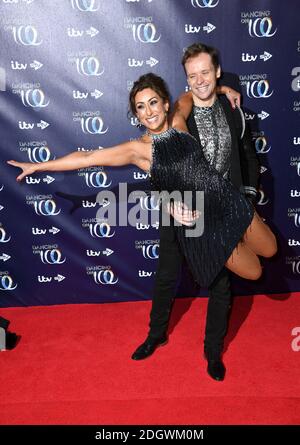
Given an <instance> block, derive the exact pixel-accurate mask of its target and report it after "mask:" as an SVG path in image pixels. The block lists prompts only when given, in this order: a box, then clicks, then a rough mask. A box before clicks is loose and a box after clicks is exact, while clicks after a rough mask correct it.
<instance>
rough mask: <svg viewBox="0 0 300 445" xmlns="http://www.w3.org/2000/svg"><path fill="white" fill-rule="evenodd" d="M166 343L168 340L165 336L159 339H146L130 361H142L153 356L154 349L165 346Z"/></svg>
mask: <svg viewBox="0 0 300 445" xmlns="http://www.w3.org/2000/svg"><path fill="white" fill-rule="evenodd" d="M167 342H168V339H167V336H165V335H164V336H163V337H159V338H153V337H147V338H146V341H144V343H142V344H141V345H140V346H139V347H138V348H137V349H136V350H135V351H134V353H133V354H132V356H131V358H132V360H143V359H145V358H147V357H149V356H150V355H151V354H153V352H154V351H155V349H156V348H158V347H159V346H163V345H165V344H167Z"/></svg>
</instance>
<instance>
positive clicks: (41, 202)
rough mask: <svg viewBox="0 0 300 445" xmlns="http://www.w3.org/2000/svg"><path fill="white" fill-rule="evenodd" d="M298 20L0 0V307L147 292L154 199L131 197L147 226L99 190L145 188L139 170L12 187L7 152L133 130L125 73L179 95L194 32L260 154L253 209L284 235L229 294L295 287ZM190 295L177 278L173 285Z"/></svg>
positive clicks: (86, 143) (153, 253)
mask: <svg viewBox="0 0 300 445" xmlns="http://www.w3.org/2000/svg"><path fill="white" fill-rule="evenodd" d="M298 17H299V1H298V0H286V1H281V2H279V1H278V2H277V1H276V2H275V1H271V0H47V1H46V0H0V32H1V50H0V51H1V58H0V101H1V107H0V113H1V119H0V125H1V139H0V141H1V142H0V144H1V177H0V249H1V250H0V306H20V305H37V304H38V305H41V304H59V303H79V302H107V301H110V302H112V301H123V300H138V299H148V298H151V288H152V285H153V278H154V273H155V269H156V266H157V255H158V251H159V249H158V243H159V240H158V238H159V237H158V230H157V222H156V221H157V210H156V209H155V207H156V203H155V202H153V201H151V200H149V199H148V198H147V197H146V198H145V197H144V198H142V199H139V193H138V192H136V199H137V203H139V205H140V206H141V208H143V209H147V208H148V209H149V214H150V213H151V215H152V216H153V215H154V218H152V221H150V222H149V223H148V224H138V223H137V224H136V225H135V226H133V227H131V226H121V225H120V224H119V225H117V227H110V226H109V225H108V224H107V222H106V221H105V219H103V220H101V221H99V220H96V212H97V210H98V209H99V206H101V205H103V203H104V202H103V201H101V200H97V199H96V196H97V193H98V192H99V191H103V190H113V191H116V190H118V184H119V183H121V182H126V183H127V184H128V191H130V192H131V191H134V190H137V191H138V190H143V189H144V188H147V177H146V175H145V174H144V173H143V172H142V171H139V170H138V169H137V168H133V167H126V168H118V169H113V168H105V169H104V168H101V167H97V168H91V169H84V170H80V171H75V172H68V173H65V174H63V173H59V174H56V173H55V174H52V173H51V174H47V173H44V174H40V175H36V176H33V177H27V179H26V181H24V182H23V183H22V184H18V183H16V181H15V177H16V174H17V170H16V169H14V168H12V167H10V166H7V165H6V164H5V161H6V160H7V159H12V158H13V159H17V160H23V161H30V162H43V161H46V160H48V159H54V158H55V157H58V156H61V155H64V154H66V153H69V152H71V151H74V150H78V151H83V150H91V149H96V148H101V147H106V146H111V145H113V144H115V143H119V142H122V141H124V140H126V139H129V138H133V137H137V136H138V135H139V134H140V130H139V129H138V128H137V127H136V121H135V119H134V118H130V117H128V115H127V110H128V105H127V100H128V92H129V90H130V88H131V86H132V83H133V81H134V80H135V79H137V78H138V77H139V76H140V75H141V74H143V73H145V72H149V71H153V72H155V73H157V74H159V75H161V76H162V77H164V78H165V79H166V80H167V81H168V84H169V87H170V91H171V93H172V96H173V98H175V97H176V96H177V95H178V94H179V93H180V92H181V91H183V90H185V89H186V88H187V86H186V79H185V76H184V72H183V70H182V68H181V65H180V60H181V56H182V52H183V49H184V48H185V47H186V46H188V45H190V44H192V43H193V42H196V41H202V42H205V43H207V44H211V45H214V46H216V47H217V48H219V50H220V52H221V60H222V69H223V71H224V72H225V73H226V75H225V76H224V79H223V83H226V84H230V85H232V86H233V87H235V88H236V89H241V92H242V94H243V105H244V110H245V112H246V118H247V121H248V122H249V124H250V126H251V130H252V137H253V141H254V144H255V146H256V150H257V153H258V156H259V158H260V162H261V189H260V194H259V197H258V202H257V207H258V210H259V212H260V214H261V215H263V216H264V217H265V219H266V220H267V222H268V223H269V224H270V225H271V226H272V228H273V229H274V231H275V233H276V234H277V237H278V241H279V254H278V256H277V257H276V258H275V259H272V260H268V261H266V262H265V263H264V266H265V267H264V270H265V273H264V277H263V279H261V280H260V281H258V282H256V283H249V282H246V281H243V280H239V279H234V289H235V292H236V293H238V294H249V293H262V292H268V293H279V292H289V291H299V288H300V286H299V274H300V234H299V227H300V199H299V198H300V185H299V176H300V162H299V161H300V153H299V147H300V130H299V116H300V94H299V92H300V61H299V55H300V31H299V19H298ZM119 200H120V203H121V204H122V205H125V206H126V205H127V202H126V198H122V197H119ZM131 206H134V204H131ZM129 208H130V206H129V207H128V209H129ZM198 292H199V290H198V289H196V288H194V285H193V282H192V280H191V277H190V276H189V274H188V272H186V273H184V275H183V277H182V278H181V282H180V284H179V291H178V293H179V294H180V295H191V294H195V293H198ZM201 292H202V293H204V294H205V290H202V291H201Z"/></svg>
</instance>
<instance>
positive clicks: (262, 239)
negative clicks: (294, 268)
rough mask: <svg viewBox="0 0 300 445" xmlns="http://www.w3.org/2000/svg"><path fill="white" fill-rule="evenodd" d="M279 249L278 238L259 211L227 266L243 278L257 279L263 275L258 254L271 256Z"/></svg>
mask: <svg viewBox="0 0 300 445" xmlns="http://www.w3.org/2000/svg"><path fill="white" fill-rule="evenodd" d="M276 251H277V243H276V238H275V236H274V234H273V233H272V231H271V230H270V228H269V227H268V226H267V225H266V224H265V223H264V222H263V221H262V220H261V218H260V217H259V216H258V214H257V213H255V214H254V217H253V219H252V222H251V224H250V226H249V227H248V229H247V230H246V233H245V235H244V237H243V241H241V242H240V243H239V244H238V245H237V247H236V248H235V249H234V251H233V252H232V254H231V256H230V257H229V259H228V261H227V263H226V264H225V266H226V267H227V268H228V269H229V270H231V271H232V272H234V273H236V274H237V275H239V276H240V277H242V278H247V279H248V280H257V279H258V278H259V277H260V276H261V272H262V269H261V265H260V261H259V259H258V257H257V255H261V256H264V257H271V256H273V255H275V253H276Z"/></svg>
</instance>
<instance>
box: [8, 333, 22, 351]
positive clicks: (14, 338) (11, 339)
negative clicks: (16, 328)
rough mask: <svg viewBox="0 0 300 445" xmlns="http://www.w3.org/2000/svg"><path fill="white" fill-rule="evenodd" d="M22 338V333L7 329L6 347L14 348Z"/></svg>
mask: <svg viewBox="0 0 300 445" xmlns="http://www.w3.org/2000/svg"><path fill="white" fill-rule="evenodd" d="M20 340H21V336H20V335H17V334H15V333H14V332H9V331H7V332H6V338H5V342H6V349H8V350H11V349H14V348H15V347H16V346H17V344H18V343H19V341H20Z"/></svg>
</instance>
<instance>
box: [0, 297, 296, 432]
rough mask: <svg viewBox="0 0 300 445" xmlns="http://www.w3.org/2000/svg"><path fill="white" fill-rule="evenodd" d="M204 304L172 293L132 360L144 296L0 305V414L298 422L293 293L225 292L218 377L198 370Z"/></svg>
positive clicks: (89, 420)
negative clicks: (150, 345)
mask: <svg viewBox="0 0 300 445" xmlns="http://www.w3.org/2000/svg"><path fill="white" fill-rule="evenodd" d="M206 305H207V299H200V298H198V299H180V300H177V301H176V304H175V307H174V310H173V314H172V320H171V326H170V336H169V343H168V344H167V345H166V346H164V347H161V348H159V349H158V350H157V352H156V353H155V354H154V355H153V356H152V357H150V358H149V359H147V360H145V361H142V362H135V361H133V360H131V359H130V355H131V353H132V352H133V351H134V349H135V348H136V346H137V345H138V344H139V343H140V342H141V341H143V340H144V338H145V336H146V333H147V323H148V316H149V309H150V302H130V303H114V304H102V305H101V304H99V305H64V306H48V307H30V308H10V309H9V308H6V309H1V315H2V316H4V317H7V318H9V319H10V320H11V327H10V329H11V331H15V332H17V333H18V334H21V335H22V339H21V342H20V343H19V344H18V346H17V348H16V349H15V350H13V351H4V352H1V353H0V360H1V373H0V387H1V400H0V424H2V425H5V424H11V425H14V424H94V425H96V424H97V425H101V424H102V425H103V424H104V425H105V424H113V425H120V424H126V425H129V424H167V425H170V424H173V425H175V424H176V425H177V424H178V425H183V424H188V425H190V424H198V425H201V424H202V425H205V424H207V425H209V424H225V425H226V424H288V425H292V424H299V423H300V385H299V364H300V351H299V352H296V351H293V349H292V347H291V343H292V340H293V339H294V338H295V337H293V336H292V329H293V328H294V327H297V326H300V294H293V295H290V296H288V295H273V296H269V297H266V296H256V297H255V298H252V297H240V298H236V299H235V303H234V308H233V312H232V317H231V324H230V330H229V333H228V335H227V338H226V353H225V354H224V362H225V364H226V367H227V375H226V379H225V380H224V382H215V381H214V380H212V379H211V378H210V377H209V376H208V375H207V373H206V362H205V360H204V359H203V355H202V350H203V329H204V321H205V313H206ZM298 345H300V340H299V341H298Z"/></svg>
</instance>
